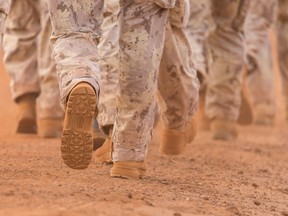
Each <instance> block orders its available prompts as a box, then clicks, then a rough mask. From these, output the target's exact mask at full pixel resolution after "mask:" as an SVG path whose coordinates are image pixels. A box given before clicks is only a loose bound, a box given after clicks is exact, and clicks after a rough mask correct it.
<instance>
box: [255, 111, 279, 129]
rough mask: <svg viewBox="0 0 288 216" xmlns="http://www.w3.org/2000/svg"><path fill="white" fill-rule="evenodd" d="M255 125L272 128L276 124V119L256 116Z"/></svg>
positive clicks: (260, 115) (268, 116)
mask: <svg viewBox="0 0 288 216" xmlns="http://www.w3.org/2000/svg"><path fill="white" fill-rule="evenodd" d="M254 124H257V125H262V126H272V125H273V124H274V117H273V116H270V115H267V114H266V115H265V114H261V113H258V114H255V116H254Z"/></svg>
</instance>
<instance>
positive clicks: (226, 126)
mask: <svg viewBox="0 0 288 216" xmlns="http://www.w3.org/2000/svg"><path fill="white" fill-rule="evenodd" d="M211 130H212V134H213V139H215V140H224V141H230V140H234V139H236V137H237V136H238V131H237V124H236V122H233V121H228V120H223V119H214V120H212V123H211Z"/></svg>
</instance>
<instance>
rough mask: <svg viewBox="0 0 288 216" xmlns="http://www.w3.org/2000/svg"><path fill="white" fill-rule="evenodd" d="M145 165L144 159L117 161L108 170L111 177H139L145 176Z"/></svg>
mask: <svg viewBox="0 0 288 216" xmlns="http://www.w3.org/2000/svg"><path fill="white" fill-rule="evenodd" d="M146 169H147V165H146V162H145V161H117V162H115V163H114V164H113V167H112V169H111V171H110V176H111V177H119V178H127V179H141V178H143V177H144V176H145V173H146Z"/></svg>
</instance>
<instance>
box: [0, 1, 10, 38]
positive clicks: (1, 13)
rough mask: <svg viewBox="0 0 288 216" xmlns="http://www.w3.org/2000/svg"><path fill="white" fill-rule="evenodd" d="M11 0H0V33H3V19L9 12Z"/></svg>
mask: <svg viewBox="0 0 288 216" xmlns="http://www.w3.org/2000/svg"><path fill="white" fill-rule="evenodd" d="M10 5H11V0H0V33H4V29H5V20H6V17H7V15H8V13H9V10H10Z"/></svg>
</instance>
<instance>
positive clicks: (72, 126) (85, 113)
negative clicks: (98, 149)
mask: <svg viewBox="0 0 288 216" xmlns="http://www.w3.org/2000/svg"><path fill="white" fill-rule="evenodd" d="M80 85H81V84H80ZM96 100H97V98H96V94H95V92H94V90H93V89H92V88H90V87H88V86H87V85H86V86H76V87H75V88H74V89H73V90H72V91H71V94H70V96H69V99H68V102H67V108H66V112H65V120H64V129H63V132H62V137H61V155H62V158H63V160H64V163H65V164H66V165H67V166H68V167H70V168H72V169H78V170H80V169H85V168H87V167H88V166H89V164H90V162H91V160H92V152H93V141H92V122H93V119H94V116H95V111H96Z"/></svg>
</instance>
